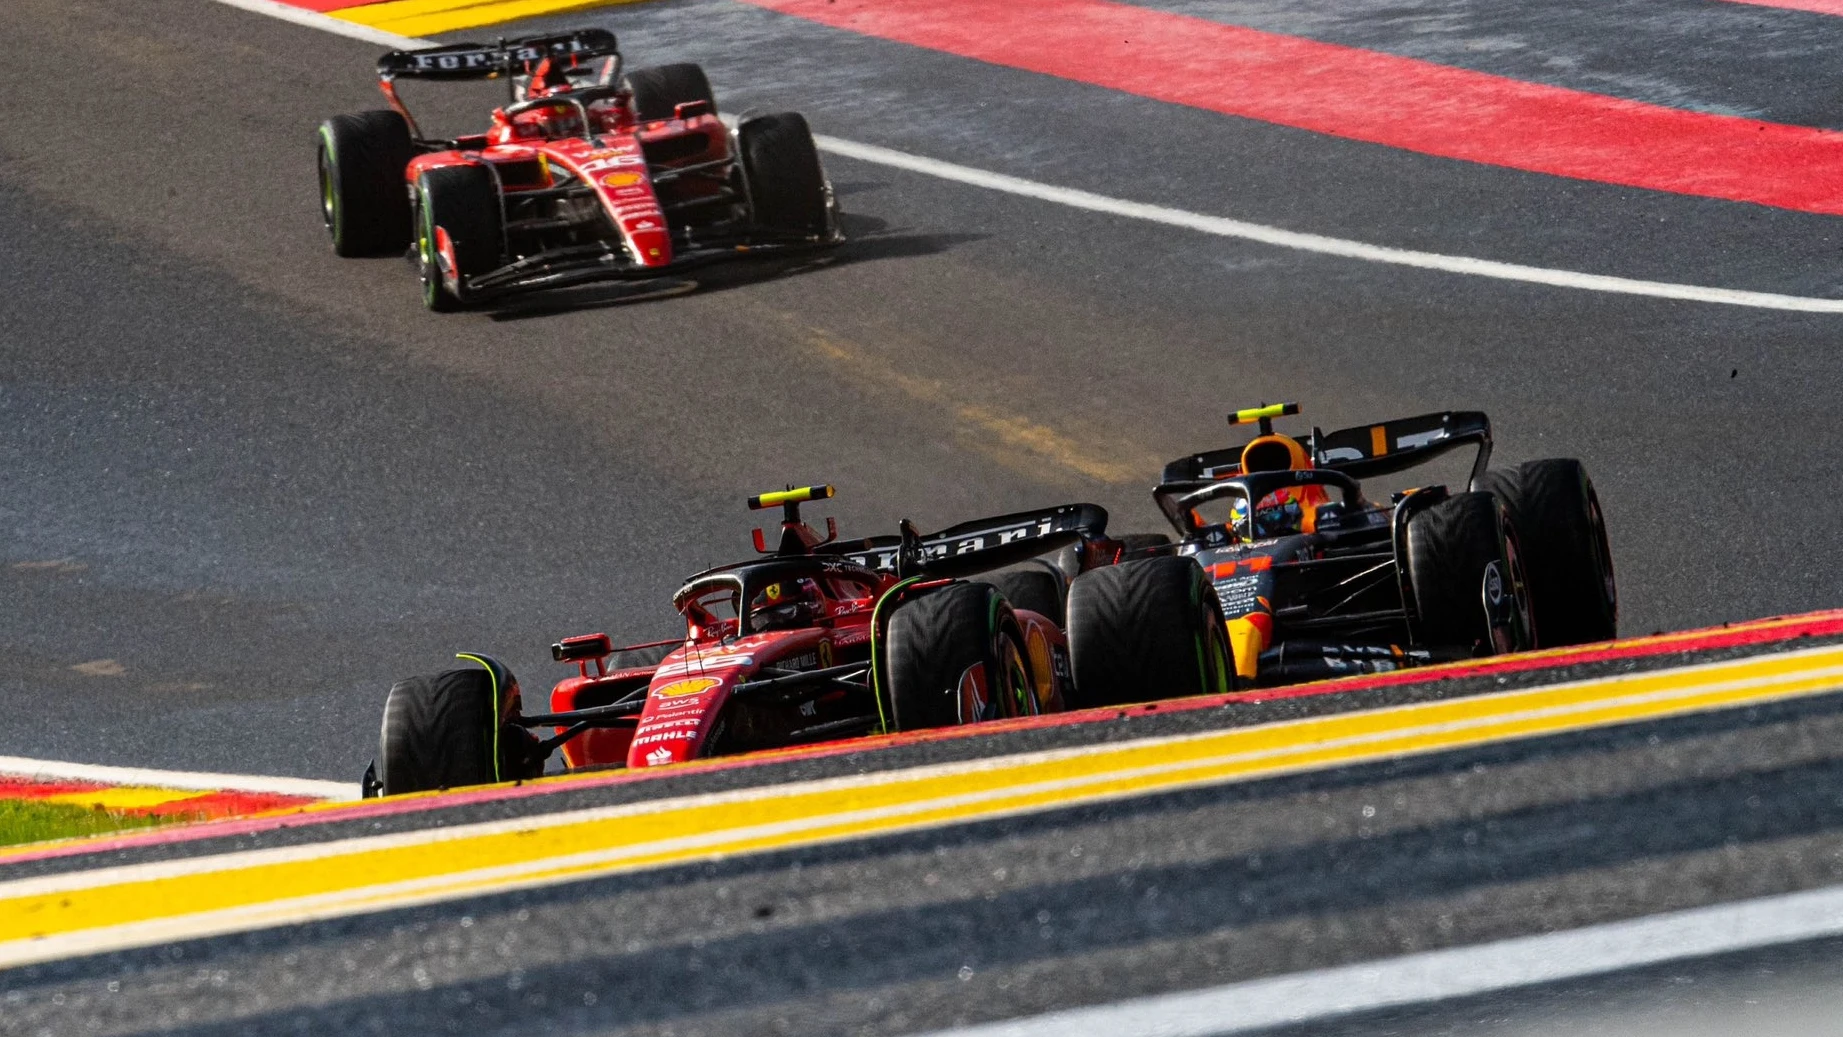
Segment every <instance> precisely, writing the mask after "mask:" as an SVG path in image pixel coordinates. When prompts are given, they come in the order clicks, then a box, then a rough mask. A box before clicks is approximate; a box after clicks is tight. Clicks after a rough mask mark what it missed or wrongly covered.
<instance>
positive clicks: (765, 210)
mask: <svg viewBox="0 0 1843 1037" xmlns="http://www.w3.org/2000/svg"><path fill="white" fill-rule="evenodd" d="M736 144H737V152H738V154H739V155H740V157H741V160H742V176H743V183H744V185H745V186H746V187H747V188H748V198H749V215H750V217H751V219H752V220H753V222H754V223H755V225H756V226H757V227H759V228H761V229H763V230H766V231H772V232H778V233H783V234H792V235H797V236H800V237H811V238H818V237H822V236H824V235H826V234H827V233H829V232H830V230H831V227H830V224H831V202H830V191H829V190H828V189H827V187H826V178H825V170H824V169H822V168H821V167H820V165H819V148H818V146H817V145H815V144H814V143H813V133H812V130H810V129H809V128H807V125H806V119H805V117H803V116H801V115H799V114H798V113H796V112H781V113H779V114H775V115H758V116H756V117H755V118H753V119H750V120H748V121H747V122H744V123H743V124H742V125H741V126H738V127H737V128H736Z"/></svg>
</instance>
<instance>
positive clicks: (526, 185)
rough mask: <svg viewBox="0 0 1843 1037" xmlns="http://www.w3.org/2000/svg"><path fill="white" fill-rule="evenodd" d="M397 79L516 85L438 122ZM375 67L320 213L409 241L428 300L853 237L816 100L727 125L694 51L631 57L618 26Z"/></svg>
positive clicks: (367, 244)
mask: <svg viewBox="0 0 1843 1037" xmlns="http://www.w3.org/2000/svg"><path fill="white" fill-rule="evenodd" d="M400 79H426V80H446V81H456V80H481V79H504V80H506V82H507V84H508V91H509V94H510V97H509V98H508V101H507V103H506V104H505V105H504V106H503V107H500V108H497V109H495V110H494V111H493V113H492V123H491V125H490V126H489V127H488V128H487V130H486V131H485V132H484V133H479V134H474V135H470V136H462V137H456V138H451V139H427V138H425V137H424V136H423V135H422V132H421V130H420V129H419V127H418V126H417V124H416V120H415V119H414V117H412V116H411V115H410V111H409V109H408V108H407V107H406V106H405V105H404V103H403V101H402V99H401V98H400V97H399V95H398V91H397V87H396V83H397V81H398V80H400ZM378 81H379V86H380V88H381V89H382V90H383V92H384V96H385V98H386V99H388V100H389V102H390V107H389V108H384V109H377V110H374V111H368V112H361V113H358V114H356V115H339V116H335V117H333V118H331V119H328V120H327V121H326V122H325V123H323V124H321V126H320V130H319V136H318V166H319V177H320V205H321V212H322V215H323V217H324V219H325V222H326V229H327V232H328V233H329V234H330V235H331V237H332V240H333V251H334V252H336V253H337V254H339V255H341V256H372V255H389V254H397V253H403V252H405V251H406V250H407V249H409V247H410V246H411V245H412V244H413V245H414V251H413V253H411V254H412V255H413V257H414V259H415V261H416V266H417V270H418V272H419V276H420V278H421V281H422V294H423V301H424V302H425V303H426V304H427V305H428V307H429V308H430V309H432V310H452V309H456V308H459V307H462V306H465V305H469V304H474V303H482V302H486V301H489V300H492V299H497V298H501V297H503V296H507V295H510V294H513V293H518V292H527V291H533V290H537V289H546V288H560V287H565V286H569V285H579V284H586V283H590V282H596V281H614V280H623V279H626V280H644V279H650V278H658V277H661V276H665V275H668V274H672V273H674V272H677V271H682V270H685V269H687V268H690V267H693V266H697V265H700V264H704V263H709V262H712V261H716V260H723V259H734V258H740V257H745V256H763V255H773V254H778V253H786V252H788V251H792V250H805V249H813V248H821V247H825V246H829V245H835V244H837V243H839V242H840V241H842V240H843V235H842V234H841V232H840V230H839V219H838V206H837V204H836V202H835V200H834V196H833V193H832V187H831V184H830V183H829V182H828V181H827V180H826V177H825V171H824V169H823V168H822V167H821V165H820V162H819V152H818V150H817V149H816V148H815V146H814V144H813V136H812V133H811V131H810V130H809V129H808V127H807V124H806V120H805V119H804V118H803V117H801V116H800V115H798V114H796V113H793V112H781V113H774V114H764V115H755V116H752V117H749V118H745V119H743V120H742V121H741V122H739V123H738V124H737V125H736V127H735V129H733V130H732V129H730V128H728V127H726V126H725V125H724V124H723V123H722V122H721V121H720V120H719V119H718V117H717V104H716V99H715V97H714V96H713V95H712V93H711V89H710V82H709V80H708V79H707V78H706V77H705V75H704V72H703V70H702V69H701V68H700V67H699V66H697V65H694V64H674V65H660V66H657V67H653V68H643V69H636V70H634V71H631V72H626V73H625V74H623V71H622V58H621V52H620V48H619V46H618V45H617V41H616V39H615V36H614V34H613V33H610V32H607V31H605V30H601V29H583V30H578V31H575V32H570V33H564V34H560V35H550V36H529V37H524V38H520V39H515V40H504V41H501V42H498V43H493V44H475V43H457V44H449V45H446V46H440V47H431V48H425V49H421V50H409V51H392V52H390V53H388V54H385V55H384V56H383V57H382V58H380V59H379V61H378Z"/></svg>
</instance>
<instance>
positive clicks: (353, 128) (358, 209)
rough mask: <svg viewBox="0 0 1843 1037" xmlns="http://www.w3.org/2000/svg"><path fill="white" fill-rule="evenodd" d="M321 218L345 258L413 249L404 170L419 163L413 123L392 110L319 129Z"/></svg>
mask: <svg viewBox="0 0 1843 1037" xmlns="http://www.w3.org/2000/svg"><path fill="white" fill-rule="evenodd" d="M317 140H318V144H319V146H318V152H319V154H318V165H319V173H320V215H321V218H322V219H323V220H324V221H325V223H326V231H327V234H328V235H329V236H331V237H332V239H333V252H334V253H335V254H337V255H341V256H378V255H389V254H391V253H401V252H402V251H403V250H404V248H406V247H408V245H409V243H410V201H409V191H408V190H407V189H406V187H405V185H404V182H403V170H404V168H405V167H407V166H408V165H409V164H410V159H411V158H413V157H415V154H416V147H415V145H414V144H413V143H412V142H411V140H410V127H409V123H407V122H405V121H404V119H403V116H401V115H399V114H397V113H396V112H393V111H391V110H390V109H388V108H385V109H379V110H376V111H369V112H359V113H358V114H357V115H335V116H333V117H332V118H331V119H328V120H327V121H325V122H323V123H321V124H320V131H319V134H318V136H317Z"/></svg>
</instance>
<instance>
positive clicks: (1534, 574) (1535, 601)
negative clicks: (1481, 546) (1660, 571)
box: [1479, 458, 1619, 648]
mask: <svg viewBox="0 0 1843 1037" xmlns="http://www.w3.org/2000/svg"><path fill="white" fill-rule="evenodd" d="M1479 488H1480V489H1483V490H1489V491H1491V492H1492V493H1494V494H1496V495H1497V496H1498V499H1499V500H1502V501H1503V502H1504V504H1505V505H1506V507H1508V508H1509V510H1510V516H1511V520H1512V521H1513V522H1515V523H1516V527H1517V535H1518V538H1519V541H1518V542H1519V546H1521V547H1522V549H1523V569H1524V572H1525V573H1526V574H1527V575H1528V579H1529V594H1530V604H1531V608H1532V609H1533V610H1534V612H1535V615H1536V642H1537V644H1536V646H1537V647H1538V648H1560V647H1563V646H1565V645H1578V644H1587V643H1589V642H1592V641H1610V640H1612V639H1613V638H1615V637H1617V636H1618V635H1619V587H1618V582H1617V580H1616V579H1615V577H1614V573H1613V550H1612V545H1611V543H1610V541H1609V540H1608V539H1607V536H1606V518H1605V516H1604V514H1603V513H1602V512H1601V511H1600V497H1599V495H1598V494H1597V493H1595V492H1594V488H1593V480H1592V479H1591V478H1589V477H1588V475H1587V468H1586V466H1585V465H1583V464H1581V462H1579V461H1577V460H1574V459H1573V458H1548V459H1546V460H1541V461H1527V462H1524V463H1523V464H1520V465H1518V466H1516V467H1515V468H1507V469H1506V468H1494V469H1492V470H1491V471H1489V472H1486V473H1485V477H1484V479H1483V480H1482V481H1481V483H1480V486H1479Z"/></svg>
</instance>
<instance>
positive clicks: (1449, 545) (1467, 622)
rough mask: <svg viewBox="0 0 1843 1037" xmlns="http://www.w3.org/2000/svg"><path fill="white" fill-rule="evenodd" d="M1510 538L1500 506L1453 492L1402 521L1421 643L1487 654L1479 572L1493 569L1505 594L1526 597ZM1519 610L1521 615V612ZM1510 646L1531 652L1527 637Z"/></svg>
mask: <svg viewBox="0 0 1843 1037" xmlns="http://www.w3.org/2000/svg"><path fill="white" fill-rule="evenodd" d="M1515 535H1516V534H1515V530H1514V527H1513V526H1512V525H1511V523H1510V520H1509V513H1508V512H1507V510H1506V509H1505V507H1504V506H1503V505H1502V504H1501V503H1500V502H1499V501H1498V499H1497V497H1496V496H1495V495H1494V494H1491V493H1487V492H1484V491H1476V492H1472V493H1457V494H1454V495H1453V496H1451V497H1448V498H1446V499H1445V500H1443V501H1440V502H1439V503H1438V504H1435V505H1433V506H1432V507H1429V508H1428V509H1426V510H1425V511H1421V512H1418V513H1416V514H1415V515H1414V516H1412V517H1411V518H1410V519H1409V520H1408V538H1407V539H1408V583H1409V586H1410V587H1411V588H1412V589H1413V593H1414V608H1415V613H1416V615H1417V616H1418V617H1419V624H1418V626H1417V627H1416V634H1417V636H1418V639H1419V641H1420V642H1421V643H1422V644H1424V645H1428V646H1432V647H1441V648H1464V649H1469V650H1471V651H1472V652H1473V653H1475V654H1487V655H1488V654H1491V653H1492V652H1493V651H1494V644H1493V641H1492V637H1491V616H1490V613H1489V612H1487V611H1486V609H1485V600H1484V585H1485V572H1486V569H1487V567H1489V566H1492V565H1496V566H1497V567H1498V573H1499V575H1500V577H1501V579H1502V580H1503V587H1504V588H1505V593H1510V594H1523V593H1527V592H1526V591H1525V590H1524V589H1523V587H1522V585H1521V584H1522V581H1521V578H1520V575H1519V574H1517V573H1516V572H1515V571H1514V570H1516V569H1517V568H1520V566H1519V563H1518V558H1517V551H1516V548H1515V546H1514V544H1513V538H1514V537H1515ZM1520 611H1521V612H1522V613H1523V614H1524V615H1527V608H1526V607H1524V608H1522V609H1520ZM1519 625H1522V624H1519ZM1517 640H1518V643H1516V644H1514V645H1513V647H1514V648H1529V647H1531V645H1530V643H1529V642H1530V640H1531V638H1530V637H1529V635H1528V632H1527V631H1524V632H1522V633H1520V634H1519V635H1518V638H1517Z"/></svg>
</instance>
